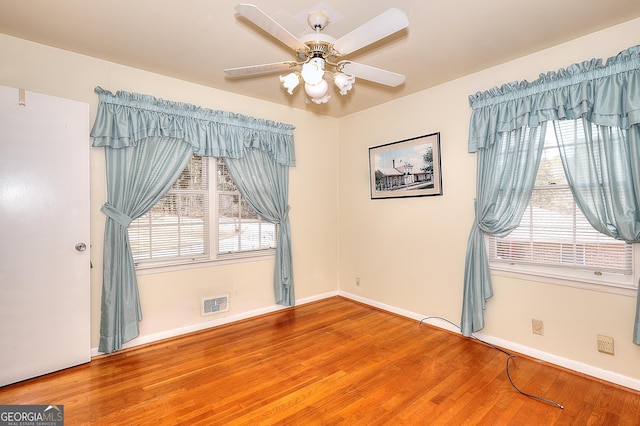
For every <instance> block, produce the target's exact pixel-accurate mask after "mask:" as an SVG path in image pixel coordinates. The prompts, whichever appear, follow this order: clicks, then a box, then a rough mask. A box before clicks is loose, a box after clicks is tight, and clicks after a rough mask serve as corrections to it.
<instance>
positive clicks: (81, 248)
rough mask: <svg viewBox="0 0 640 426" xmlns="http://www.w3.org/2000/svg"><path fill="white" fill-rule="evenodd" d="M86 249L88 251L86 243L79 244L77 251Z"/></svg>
mask: <svg viewBox="0 0 640 426" xmlns="http://www.w3.org/2000/svg"><path fill="white" fill-rule="evenodd" d="M86 249H87V245H86V244H85V243H77V244H76V250H78V251H85V250H86Z"/></svg>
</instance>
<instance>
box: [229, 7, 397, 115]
mask: <svg viewBox="0 0 640 426" xmlns="http://www.w3.org/2000/svg"><path fill="white" fill-rule="evenodd" d="M235 10H236V12H238V14H239V15H240V16H242V17H244V18H246V19H248V20H249V21H251V22H252V23H254V24H255V25H257V26H258V27H260V28H261V29H262V30H264V31H265V32H267V33H268V34H270V35H271V36H273V37H274V38H276V39H277V40H278V41H280V42H282V43H284V44H285V45H287V46H289V47H290V48H291V49H293V50H294V51H295V52H296V56H297V57H298V58H299V60H298V61H295V62H293V61H284V62H276V63H273V64H264V65H253V66H248V67H238V68H227V69H225V70H224V72H225V74H226V75H228V76H230V77H246V76H251V75H257V74H264V73H269V72H277V71H282V70H286V69H291V68H295V70H294V71H293V72H290V73H288V74H285V75H280V82H281V84H282V87H283V88H284V89H286V91H287V93H289V94H290V95H293V92H294V90H295V88H296V87H298V86H299V85H300V83H302V82H304V90H305V93H306V94H307V96H308V97H309V100H310V101H311V102H313V103H315V104H323V103H326V102H328V101H329V99H330V98H331V95H329V83H328V82H327V78H330V79H331V80H332V82H333V84H334V85H335V87H336V88H337V90H338V91H339V93H340V94H341V95H343V96H344V95H346V94H347V93H348V92H349V90H351V89H352V88H353V85H354V83H355V81H356V77H357V78H361V79H363V80H368V81H372V82H374V83H379V84H382V85H385V86H390V87H395V86H398V85H400V84H402V83H403V82H404V79H405V77H404V76H403V75H401V74H397V73H394V72H391V71H386V70H383V69H380V68H375V67H371V66H368V65H363V64H359V63H356V62H353V61H350V60H340V61H337V60H338V59H339V58H341V57H343V56H346V55H348V54H350V53H352V52H355V51H356V50H359V49H361V48H363V47H365V46H368V45H370V44H372V43H375V42H377V41H379V40H381V39H383V38H385V37H387V36H389V35H391V34H394V33H396V32H398V31H400V30H402V29H403V28H406V27H407V26H408V25H409V20H408V19H407V16H406V14H405V13H404V12H403V11H401V10H399V9H396V8H391V9H388V10H387V11H386V12H383V13H381V14H380V15H378V16H376V17H375V18H373V19H372V20H370V21H368V22H366V23H365V24H363V25H361V26H360V27H358V28H356V29H355V30H353V31H351V32H350V33H348V34H346V35H344V36H342V37H341V38H339V39H337V40H336V39H334V38H333V37H331V36H329V35H327V34H324V33H321V32H320V31H322V30H323V29H324V28H325V27H326V26H327V25H328V24H329V23H330V20H329V16H328V15H327V14H326V13H324V12H323V11H313V12H310V13H309V14H308V17H307V23H308V24H309V27H310V28H311V29H312V30H313V31H314V32H313V33H311V34H307V35H304V36H302V37H300V38H297V37H295V36H294V35H293V34H291V33H290V32H289V31H287V30H286V29H285V28H284V27H282V26H281V25H280V24H278V23H277V22H276V21H274V20H273V19H271V18H270V17H269V16H268V15H267V14H265V13H264V12H263V11H261V10H260V9H258V7H256V6H255V5H252V4H239V5H237V6H236V7H235ZM327 65H328V66H330V67H332V68H333V69H334V70H335V71H333V72H332V71H329V70H327V69H326V68H327Z"/></svg>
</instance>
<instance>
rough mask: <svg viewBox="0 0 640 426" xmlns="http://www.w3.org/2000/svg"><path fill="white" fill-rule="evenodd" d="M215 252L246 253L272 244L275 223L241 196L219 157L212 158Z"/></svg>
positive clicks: (221, 253) (274, 234)
mask: <svg viewBox="0 0 640 426" xmlns="http://www.w3.org/2000/svg"><path fill="white" fill-rule="evenodd" d="M216 169H217V172H216V179H217V184H216V192H217V194H216V198H217V206H218V209H217V210H218V254H219V255H229V254H234V253H249V252H254V251H257V250H268V249H273V248H275V247H276V232H277V226H276V224H274V223H271V222H268V221H266V220H264V219H263V218H262V217H261V216H260V215H258V214H257V213H256V211H255V210H254V209H253V208H252V207H251V206H250V205H249V203H247V201H246V200H245V199H243V198H242V196H241V195H240V192H239V191H238V188H237V187H236V185H235V184H234V183H233V181H232V180H231V176H230V175H229V170H228V169H227V166H226V164H225V163H224V160H223V159H222V158H219V159H217V161H216Z"/></svg>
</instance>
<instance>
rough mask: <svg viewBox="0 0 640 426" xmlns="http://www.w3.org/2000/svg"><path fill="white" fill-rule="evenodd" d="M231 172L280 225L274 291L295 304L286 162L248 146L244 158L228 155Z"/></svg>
mask: <svg viewBox="0 0 640 426" xmlns="http://www.w3.org/2000/svg"><path fill="white" fill-rule="evenodd" d="M225 161H226V163H227V167H228V169H229V173H230V174H231V178H232V179H233V181H234V182H236V186H237V187H238V190H239V191H240V194H242V196H243V197H244V198H245V199H246V200H247V202H248V203H249V204H250V205H251V207H253V209H254V210H255V211H256V212H257V213H258V214H259V215H260V216H262V217H264V218H265V219H267V220H269V221H271V222H274V223H278V224H279V225H280V229H279V233H278V246H277V248H276V268H275V271H274V274H275V276H274V292H275V295H276V302H277V303H279V304H281V305H287V306H292V305H293V304H294V302H295V296H294V291H293V268H292V267H291V261H292V257H291V229H290V226H289V205H288V204H287V200H288V199H289V195H288V193H289V174H288V173H287V168H286V166H283V165H282V164H278V163H274V162H273V161H269V157H268V156H267V155H266V154H265V153H264V152H262V151H258V150H255V149H251V150H247V151H246V153H245V155H244V156H243V157H242V158H237V159H235V158H227V159H226V160H225Z"/></svg>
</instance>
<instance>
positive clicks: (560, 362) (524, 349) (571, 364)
mask: <svg viewBox="0 0 640 426" xmlns="http://www.w3.org/2000/svg"><path fill="white" fill-rule="evenodd" d="M333 296H342V297H345V298H347V299H351V300H355V301H357V302H360V303H364V304H365V305H369V306H373V307H375V308H379V309H382V310H385V311H388V312H392V313H394V314H397V315H400V316H403V317H406V318H411V319H414V320H416V321H421V320H423V319H425V318H428V316H427V315H423V314H418V313H416V312H411V311H407V310H405V309H400V308H396V307H395V306H391V305H387V304H385V303H380V302H378V301H375V300H371V299H367V298H365V297H361V296H358V295H356V294H353V293H347V292H343V291H335V292H333V291H332V292H329V293H323V294H318V295H316V296H312V297H307V298H304V299H299V300H296V305H304V304H306V303H311V302H315V301H318V300H322V299H326V298H328V297H333ZM283 309H287V307H286V306H281V305H272V306H267V307H264V308H259V309H254V310H252V311H247V312H242V313H240V314H236V315H230V316H228V317H224V318H219V319H215V320H212V321H207V322H202V323H198V324H193V325H189V326H186V327H180V328H175V329H172V330H166V331H162V332H159V333H154V334H150V335H146V336H140V337H136V338H135V339H133V340H131V341H129V342H127V343H126V344H124V345H123V346H122V349H129V348H133V347H136V346H140V345H144V344H148V343H153V342H157V341H160V340H164V339H169V338H172V337H177V336H180V335H183V334H187V333H192V332H195V331H201V330H205V329H207V328H211V327H217V326H220V325H225V324H230V323H232V322H236V321H240V320H244V319H249V318H253V317H257V316H260V315H264V314H268V313H271V312H277V311H280V310H283ZM424 322H425V323H428V324H429V325H433V326H435V327H438V328H442V329H445V330H448V331H451V332H454V333H458V334H460V330H459V329H458V328H457V326H454V325H451V324H449V323H448V322H446V321H442V320H439V319H435V318H432V319H427V320H425V321H424ZM474 336H475V337H477V338H478V339H480V340H483V341H485V342H487V343H490V344H492V345H496V346H500V347H501V348H504V349H509V350H512V351H514V352H518V353H520V354H523V355H527V356H530V357H532V358H536V359H539V360H541V361H545V362H548V363H551V364H554V365H557V366H560V367H563V368H567V369H569V370H572V371H576V372H578V373H581V374H585V375H587V376H591V377H595V378H597V379H601V380H605V381H607V382H610V383H614V384H617V385H620V386H624V387H627V388H630V389H635V390H638V391H640V380H638V379H634V378H631V377H628V376H624V375H622V374H619V373H614V372H612V371H608V370H604V369H601V368H598V367H594V366H592V365H589V364H584V363H581V362H578V361H574V360H571V359H568V358H563V357H560V356H557V355H553V354H550V353H547V352H543V351H540V350H538V349H535V348H531V347H528V346H524V345H521V344H519V343H515V342H511V341H508V340H504V339H500V338H498V337H494V336H490V335H487V334H483V333H475V334H474ZM101 354H102V353H101V352H98V348H92V349H91V356H92V357H93V356H97V355H101Z"/></svg>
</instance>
